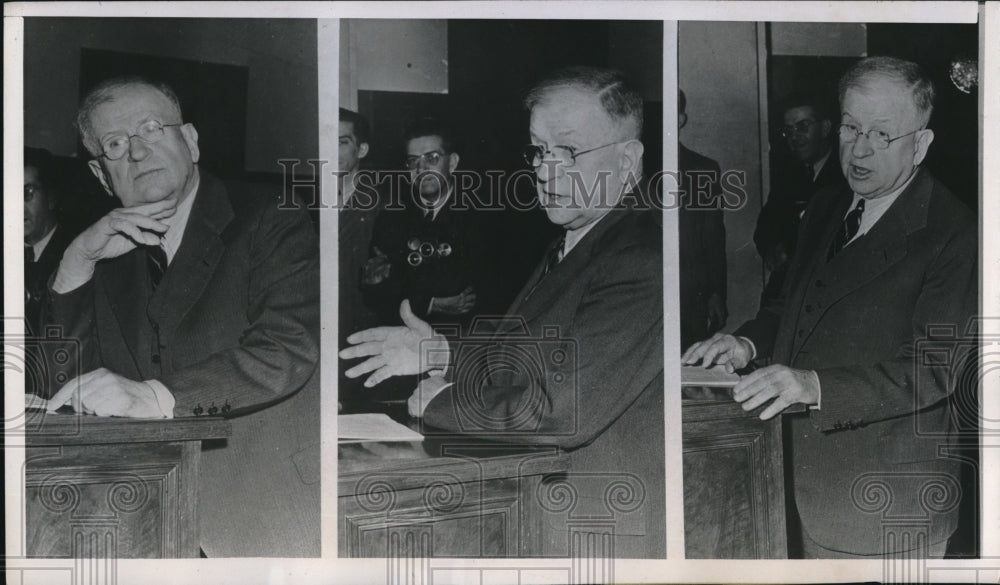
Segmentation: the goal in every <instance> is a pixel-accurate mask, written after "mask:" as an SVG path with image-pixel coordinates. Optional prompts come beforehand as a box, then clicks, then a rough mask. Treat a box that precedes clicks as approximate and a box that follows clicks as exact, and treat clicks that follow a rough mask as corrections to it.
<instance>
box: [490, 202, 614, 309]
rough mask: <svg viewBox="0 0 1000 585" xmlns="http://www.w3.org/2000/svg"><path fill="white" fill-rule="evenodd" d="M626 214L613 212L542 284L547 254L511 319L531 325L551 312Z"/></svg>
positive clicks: (523, 291) (578, 244)
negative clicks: (598, 247) (540, 316)
mask: <svg viewBox="0 0 1000 585" xmlns="http://www.w3.org/2000/svg"><path fill="white" fill-rule="evenodd" d="M626 213H628V211H627V210H625V209H613V210H612V211H610V212H609V213H608V215H606V216H605V217H604V218H603V219H601V221H600V223H598V224H597V225H596V226H594V228H593V229H591V230H590V232H588V233H587V235H585V236H584V237H583V239H582V240H580V241H579V242H577V244H576V246H574V247H573V250H572V251H570V253H569V254H567V255H566V256H565V257H564V258H563V259H562V261H560V262H559V263H558V264H556V265H555V267H554V268H553V269H552V271H551V272H549V273H548V274H547V275H545V278H543V279H541V282H539V278H540V277H541V274H542V272H543V271H544V270H545V263H546V258H547V257H548V254H545V256H543V258H542V260H541V262H540V263H539V264H538V266H536V267H535V270H534V272H532V274H531V278H530V279H529V280H528V284H526V285H525V286H524V288H523V289H521V292H520V293H519V294H518V295H517V298H516V299H515V300H514V303H513V304H512V305H511V308H510V309H509V310H508V311H507V314H508V316H515V317H521V318H523V319H524V320H525V321H531V320H532V319H533V318H535V317H537V316H538V315H540V314H541V313H543V312H544V311H545V310H547V309H548V308H549V307H550V306H551V305H552V304H553V303H554V302H556V301H558V300H559V299H560V297H562V296H563V295H564V294H566V291H567V290H568V289H569V288H570V287H571V286H575V285H576V284H577V283H574V281H575V280H576V278H577V276H578V275H579V274H580V273H582V272H583V271H584V270H585V269H586V267H587V264H588V263H589V262H590V259H591V256H593V254H594V252H595V246H596V244H597V242H598V241H600V239H601V237H602V236H603V235H604V234H605V233H606V232H607V231H608V230H610V229H611V228H612V227H613V226H614V225H615V224H617V223H618V222H619V221H621V220H622V219H623V218H624V217H625V214H626ZM554 245H555V241H553V242H552V244H550V246H549V248H546V249H547V250H550V249H551V247H552V246H554Z"/></svg>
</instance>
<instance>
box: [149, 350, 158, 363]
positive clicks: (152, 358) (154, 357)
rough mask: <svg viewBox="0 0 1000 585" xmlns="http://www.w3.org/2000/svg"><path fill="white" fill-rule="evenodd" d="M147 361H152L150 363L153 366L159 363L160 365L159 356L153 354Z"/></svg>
mask: <svg viewBox="0 0 1000 585" xmlns="http://www.w3.org/2000/svg"><path fill="white" fill-rule="evenodd" d="M149 359H150V360H151V361H152V362H153V363H154V364H159V363H160V354H158V353H154V354H153V355H152V356H151V357H150V358H149Z"/></svg>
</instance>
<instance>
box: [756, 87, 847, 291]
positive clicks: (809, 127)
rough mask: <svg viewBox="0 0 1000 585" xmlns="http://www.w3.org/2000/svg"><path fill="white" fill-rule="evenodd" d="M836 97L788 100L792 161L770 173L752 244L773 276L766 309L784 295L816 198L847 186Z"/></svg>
mask: <svg viewBox="0 0 1000 585" xmlns="http://www.w3.org/2000/svg"><path fill="white" fill-rule="evenodd" d="M828 101H829V102H832V101H833V100H832V96H830V98H829V99H828V98H825V97H824V96H821V95H819V94H817V93H806V92H798V93H795V94H793V95H792V96H791V97H789V98H787V99H786V100H785V101H784V108H783V113H782V127H781V135H782V137H784V139H785V143H786V144H787V145H788V152H789V153H790V154H791V160H787V161H785V162H786V164H784V165H781V166H780V167H779V168H778V169H777V172H775V173H772V177H773V185H772V187H771V192H770V193H769V194H768V197H767V203H765V204H764V208H763V209H762V210H761V212H760V216H758V217H757V229H756V230H754V234H753V241H754V244H756V245H757V252H758V253H759V254H760V257H761V259H762V260H763V261H764V266H765V267H766V268H767V270H768V272H770V276H769V277H768V280H767V284H766V285H765V287H764V291H763V292H762V293H761V299H762V304H763V303H764V302H766V301H767V300H768V299H774V298H775V297H777V296H778V293H780V292H781V285H782V283H784V280H785V273H786V272H787V270H788V260H789V259H790V258H791V257H792V256H793V255H795V246H796V242H797V240H798V230H799V221H800V220H801V219H802V214H803V213H805V210H806V207H807V206H808V205H809V202H810V201H811V200H812V197H813V195H815V194H816V193H817V192H819V191H820V190H821V189H823V188H825V187H840V186H843V185H844V174H843V173H842V172H841V171H840V162H839V160H838V157H837V149H836V148H834V142H835V140H836V134H837V131H836V130H837V129H836V127H835V122H834V117H833V112H832V111H831V110H833V109H834V105H833V104H832V103H831V104H827V102H828Z"/></svg>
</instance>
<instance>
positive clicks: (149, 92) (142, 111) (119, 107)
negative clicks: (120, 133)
mask: <svg viewBox="0 0 1000 585" xmlns="http://www.w3.org/2000/svg"><path fill="white" fill-rule="evenodd" d="M107 98H108V99H107V100H105V101H104V102H103V103H101V104H99V105H98V106H97V107H95V108H94V111H93V112H92V113H91V115H90V123H91V125H92V126H93V128H94V133H95V134H97V135H98V136H99V135H100V134H102V133H103V132H105V131H111V130H116V129H119V127H122V126H124V127H125V128H126V129H130V126H132V125H134V124H136V123H141V122H143V121H145V120H146V119H156V120H159V121H160V122H162V123H164V124H173V123H178V122H180V121H181V111H180V108H178V107H177V105H176V104H174V103H173V102H172V101H170V98H168V97H167V96H166V95H164V94H163V92H161V91H160V90H158V89H156V88H155V87H150V86H148V85H136V84H133V85H126V86H124V87H119V88H115V89H113V90H111V91H109V92H108V96H107Z"/></svg>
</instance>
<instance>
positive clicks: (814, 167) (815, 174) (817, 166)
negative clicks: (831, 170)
mask: <svg viewBox="0 0 1000 585" xmlns="http://www.w3.org/2000/svg"><path fill="white" fill-rule="evenodd" d="M832 153H833V149H832V148H831V149H830V150H828V151H826V154H824V155H823V156H822V157H820V159H819V160H818V161H816V162H814V163H813V164H812V172H813V181H815V180H816V177H818V176H819V172H820V171H822V170H823V165H825V164H826V161H828V160H830V154H832Z"/></svg>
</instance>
